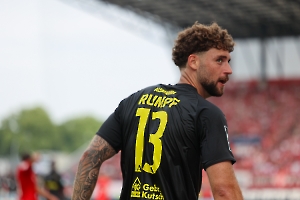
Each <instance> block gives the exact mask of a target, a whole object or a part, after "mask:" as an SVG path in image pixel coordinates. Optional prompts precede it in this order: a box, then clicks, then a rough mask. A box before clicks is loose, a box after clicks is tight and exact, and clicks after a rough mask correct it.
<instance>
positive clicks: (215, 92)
mask: <svg viewBox="0 0 300 200" xmlns="http://www.w3.org/2000/svg"><path fill="white" fill-rule="evenodd" d="M200 84H201V85H202V87H203V88H204V89H205V90H206V92H207V93H208V94H209V95H210V96H214V97H220V96H222V95H223V87H222V88H220V89H219V88H218V87H217V84H218V82H214V81H209V80H207V79H205V80H202V81H200Z"/></svg>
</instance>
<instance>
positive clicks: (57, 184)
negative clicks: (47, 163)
mask: <svg viewBox="0 0 300 200" xmlns="http://www.w3.org/2000/svg"><path fill="white" fill-rule="evenodd" d="M44 181H45V188H46V189H47V190H48V191H49V192H50V193H51V194H53V195H54V196H56V197H57V198H59V199H60V200H64V199H65V196H64V186H63V184H62V180H61V175H60V174H59V173H58V172H57V170H56V166H55V161H51V169H50V173H49V174H47V175H46V176H45V177H44Z"/></svg>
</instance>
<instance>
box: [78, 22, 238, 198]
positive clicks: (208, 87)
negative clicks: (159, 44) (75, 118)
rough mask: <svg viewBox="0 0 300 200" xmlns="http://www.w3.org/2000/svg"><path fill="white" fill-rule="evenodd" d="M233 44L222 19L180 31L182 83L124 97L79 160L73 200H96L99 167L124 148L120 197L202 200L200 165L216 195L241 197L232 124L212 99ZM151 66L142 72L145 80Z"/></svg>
mask: <svg viewBox="0 0 300 200" xmlns="http://www.w3.org/2000/svg"><path fill="white" fill-rule="evenodd" d="M233 47H234V41H233V39H232V37H231V35H229V34H228V32H227V30H225V29H222V28H221V27H220V26H219V25H218V24H216V23H213V24H211V25H208V26H206V25H203V24H199V23H198V22H196V23H195V24H194V25H193V26H192V27H189V28H187V29H185V30H183V31H182V32H180V33H179V35H178V37H177V39H176V41H175V45H174V47H173V52H172V56H173V61H174V63H175V65H176V66H178V67H179V70H180V73H181V76H180V79H179V82H178V84H175V85H170V84H169V85H166V84H158V85H154V86H150V87H147V88H145V89H141V90H139V91H138V92H136V93H134V94H132V95H130V96H129V97H127V98H125V99H124V100H122V101H121V102H120V104H119V106H118V107H117V108H116V110H115V111H114V112H113V114H111V115H110V116H109V118H108V119H107V120H106V121H105V122H104V123H103V125H102V126H101V127H100V129H99V131H98V132H97V134H96V135H95V136H94V138H93V139H92V141H91V143H90V145H89V146H88V148H87V149H86V151H85V152H84V153H83V155H82V157H81V159H80V162H79V166H78V171H77V174H76V178H75V182H74V189H73V195H72V199H73V200H77V199H90V197H91V195H92V192H93V190H94V187H95V185H96V182H97V179H98V174H99V169H100V166H101V164H102V163H103V162H104V161H105V160H107V159H109V158H111V157H112V156H114V155H115V154H116V153H117V152H119V151H121V169H122V174H123V186H122V191H121V195H120V199H121V200H129V199H131V200H137V199H165V200H197V199H198V194H199V192H200V188H201V182H202V169H204V170H206V173H207V175H208V179H209V182H210V185H211V189H212V193H213V197H214V199H215V200H220V199H222V200H241V199H243V197H242V193H241V190H240V187H239V185H238V181H237V179H236V177H235V173H234V170H233V167H232V164H233V163H235V162H236V160H235V159H234V156H233V154H232V152H231V149H230V146H229V142H228V128H227V121H226V119H225V116H224V114H223V113H222V111H221V110H220V109H219V108H218V107H217V106H215V105H214V104H212V103H211V102H209V101H207V100H206V98H208V97H210V96H217V97H220V96H222V95H223V90H224V86H225V84H226V82H227V81H228V80H229V75H230V74H232V69H231V67H230V64H229V61H230V59H231V57H230V52H232V51H233ZM129 64H130V63H129ZM147 70H151V69H141V72H140V73H139V75H140V76H145V77H146V76H147ZM158 73H159V72H158ZM167 75H168V74H166V76H167Z"/></svg>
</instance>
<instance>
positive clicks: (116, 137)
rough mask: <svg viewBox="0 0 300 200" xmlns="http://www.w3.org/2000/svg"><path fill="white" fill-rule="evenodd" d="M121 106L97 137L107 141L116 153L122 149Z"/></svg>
mask: <svg viewBox="0 0 300 200" xmlns="http://www.w3.org/2000/svg"><path fill="white" fill-rule="evenodd" d="M120 109H121V108H120V105H119V107H118V108H117V109H116V110H115V111H114V112H113V113H112V114H111V115H110V116H109V117H108V118H107V119H106V120H105V122H104V123H103V124H102V126H101V127H100V129H99V130H98V132H97V133H96V134H97V135H99V136H101V137H102V138H103V139H105V140H106V141H107V142H108V143H109V144H110V145H111V146H112V147H113V148H114V150H115V151H116V152H119V150H120V149H121V147H122V135H121V134H122V132H121V123H120V114H119V112H120Z"/></svg>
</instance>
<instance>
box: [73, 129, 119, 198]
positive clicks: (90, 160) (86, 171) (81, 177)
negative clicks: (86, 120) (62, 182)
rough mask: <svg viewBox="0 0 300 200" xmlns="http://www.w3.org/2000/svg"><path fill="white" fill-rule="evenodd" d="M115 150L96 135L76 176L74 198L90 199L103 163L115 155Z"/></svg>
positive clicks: (84, 155)
mask: <svg viewBox="0 0 300 200" xmlns="http://www.w3.org/2000/svg"><path fill="white" fill-rule="evenodd" d="M115 154H116V152H115V150H114V149H113V148H112V147H111V146H110V145H109V144H108V143H107V142H106V141H105V140H104V139H102V138H101V137H100V136H98V135H96V136H94V138H93V140H92V142H91V144H90V145H89V147H88V149H87V150H86V151H85V152H84V154H83V155H82V157H81V159H80V162H79V165H78V170H77V173H76V177H75V182H74V188H73V194H72V200H85V199H90V198H91V196H92V193H93V190H94V188H95V185H96V182H97V179H98V174H99V170H100V166H101V164H102V163H103V162H104V161H105V160H107V159H109V158H111V157H112V156H113V155H115Z"/></svg>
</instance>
